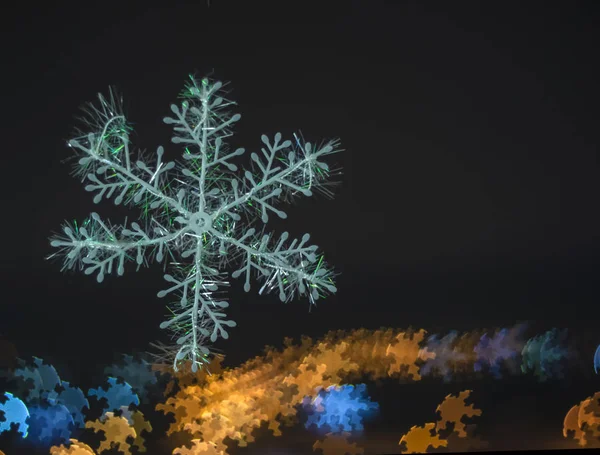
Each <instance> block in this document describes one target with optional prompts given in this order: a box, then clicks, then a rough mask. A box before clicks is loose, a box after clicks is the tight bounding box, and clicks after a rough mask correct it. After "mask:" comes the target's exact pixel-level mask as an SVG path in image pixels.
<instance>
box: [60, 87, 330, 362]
mask: <svg viewBox="0 0 600 455" xmlns="http://www.w3.org/2000/svg"><path fill="white" fill-rule="evenodd" d="M223 93H224V91H223V85H222V84H221V83H220V82H214V81H211V80H209V79H206V78H205V79H202V80H201V81H197V80H196V79H194V78H193V77H190V83H189V84H188V85H187V87H186V88H185V90H184V91H183V92H182V95H181V98H182V102H181V104H180V105H179V106H178V105H175V104H174V105H172V106H171V111H172V112H173V116H172V117H166V118H165V119H164V122H165V123H166V124H169V125H172V126H173V130H174V136H173V138H172V142H173V143H175V144H180V145H181V146H182V147H183V161H182V162H174V161H172V162H163V155H164V149H163V147H162V146H161V147H158V149H157V152H156V161H155V164H154V165H151V164H149V163H150V160H149V157H147V156H144V154H143V153H141V152H140V153H139V156H138V158H137V159H136V158H134V157H133V152H132V145H131V142H130V134H131V128H130V126H129V124H128V123H127V120H126V118H125V116H124V114H123V113H122V110H121V102H120V100H119V99H118V98H117V97H116V96H115V95H114V93H113V92H112V91H111V94H110V96H109V97H108V98H106V97H104V96H102V95H99V101H100V103H99V105H98V106H94V105H90V106H89V107H88V109H87V111H86V113H87V116H86V118H85V120H86V129H85V131H78V134H77V137H76V138H74V139H72V140H70V141H69V146H70V147H71V148H73V149H74V150H75V151H76V152H77V153H78V154H79V155H80V159H79V161H78V163H77V165H76V168H75V174H76V175H78V176H80V177H81V178H82V180H83V181H87V182H88V184H87V186H86V187H85V189H86V190H87V191H90V192H93V193H95V194H96V195H95V197H94V202H95V203H99V202H100V201H101V200H102V199H112V200H113V202H114V203H115V204H116V205H119V204H126V205H130V206H137V207H139V208H141V211H142V216H141V222H140V223H137V222H132V223H130V224H129V225H128V224H127V220H126V221H125V223H124V224H123V225H112V224H111V223H110V222H108V221H105V220H102V219H101V218H100V216H99V215H98V214H96V213H92V215H91V217H90V218H89V219H88V220H86V221H85V222H84V223H82V224H81V225H78V224H76V223H75V224H73V223H71V224H70V225H67V226H65V227H64V228H63V232H64V234H61V235H58V236H56V237H54V238H53V239H52V240H51V245H52V246H53V247H55V248H59V252H58V253H56V255H61V256H64V259H65V266H64V268H77V267H80V268H81V269H83V270H84V272H85V273H86V274H87V275H91V274H95V275H96V277H97V280H98V282H101V281H102V280H103V279H104V276H105V275H106V274H110V273H113V272H114V271H116V272H117V274H118V275H123V273H124V271H125V262H126V261H135V262H136V264H137V266H138V269H139V268H140V267H141V266H143V265H148V264H149V263H151V262H153V261H156V262H159V263H162V264H163V266H164V268H165V269H166V268H167V267H168V268H169V269H170V271H169V273H167V274H165V275H164V279H165V280H166V281H167V282H168V283H169V285H168V286H169V287H168V288H167V289H165V290H163V291H160V292H159V293H158V297H167V296H168V297H173V296H175V295H176V296H177V298H178V300H177V301H176V302H171V304H170V311H171V313H172V317H171V319H170V320H168V321H165V322H163V323H162V324H161V328H163V329H169V330H171V331H172V333H173V339H174V340H176V342H175V346H173V347H168V348H167V349H166V350H165V356H166V357H167V358H168V359H169V361H172V363H173V367H174V369H175V371H177V369H178V366H180V364H181V363H182V362H185V361H191V367H192V371H194V372H195V371H197V369H198V367H199V366H202V365H203V364H206V363H208V361H209V360H208V357H209V355H210V352H211V351H210V349H209V347H208V340H210V342H215V341H216V340H217V338H218V337H222V338H228V333H227V327H234V326H235V325H236V324H235V322H234V321H231V320H228V319H226V314H225V312H224V310H225V309H226V308H227V307H228V306H229V303H228V302H227V301H225V300H223V299H222V298H219V297H218V293H219V291H220V290H221V291H222V290H223V288H225V287H226V286H227V285H228V282H227V272H226V271H225V269H226V267H227V266H229V265H233V264H234V263H235V264H237V265H238V267H237V269H236V270H235V271H234V272H233V273H232V274H231V276H232V278H234V279H235V278H238V277H240V276H243V277H244V279H245V282H244V289H245V291H246V292H248V291H249V290H250V279H251V275H252V274H255V275H257V277H258V278H259V279H261V280H262V286H261V288H260V293H261V294H262V293H263V292H269V291H276V292H278V294H279V298H280V299H281V300H282V301H285V302H287V301H290V300H291V299H292V298H294V296H295V295H297V294H299V295H307V296H308V298H309V301H310V303H311V304H314V303H315V300H317V299H318V298H320V297H323V296H325V295H327V294H328V293H334V292H336V287H335V284H334V282H333V277H334V273H333V272H332V270H330V269H329V268H328V266H327V265H326V263H325V262H324V260H323V256H322V255H320V254H317V247H316V246H315V245H308V241H309V237H310V236H309V235H308V234H305V235H304V236H303V237H302V238H301V239H289V240H288V237H289V235H288V233H287V232H284V233H283V234H281V235H280V236H279V237H278V238H275V236H274V235H273V234H272V233H265V225H266V223H267V222H268V220H269V214H271V213H274V214H275V215H277V216H279V217H280V218H286V217H287V215H286V213H285V212H283V211H282V210H280V209H279V208H277V207H276V205H277V203H278V202H291V200H292V199H293V198H294V196H297V195H304V196H311V195H312V194H313V192H314V191H315V190H320V191H321V192H322V193H324V194H325V195H328V196H331V191H330V189H329V187H328V186H329V184H328V183H326V182H325V179H326V178H327V177H329V176H330V175H331V173H332V172H333V171H330V169H329V167H328V165H327V164H326V163H324V162H322V161H321V160H322V159H323V158H324V157H325V156H327V155H331V154H333V153H337V152H339V151H341V150H340V148H339V143H338V141H337V140H332V141H328V142H325V143H323V144H322V145H318V146H315V145H314V144H311V143H309V142H304V141H303V140H301V139H300V138H299V137H298V136H297V135H294V140H293V141H291V140H286V141H282V136H281V134H280V133H277V134H275V136H274V138H273V139H272V140H271V139H269V138H268V137H267V136H265V135H263V136H262V137H261V139H262V142H263V144H264V147H263V148H261V152H262V154H261V155H259V154H256V153H252V154H251V159H252V162H253V163H252V170H251V171H250V170H246V171H245V172H244V173H243V174H242V175H238V174H237V173H236V171H237V170H238V167H237V165H236V164H234V163H232V159H233V158H235V157H238V156H241V155H243V154H244V149H243V148H238V149H236V150H234V151H231V150H230V149H229V148H228V146H227V144H226V142H225V141H226V140H227V139H228V138H229V137H230V136H231V135H232V132H231V127H232V126H233V124H234V123H235V122H237V121H238V120H239V119H240V115H239V114H235V115H234V114H232V113H231V112H230V111H229V108H230V107H231V106H232V105H234V104H235V103H233V102H231V101H227V100H226V99H225V98H224V97H223ZM152 161H154V160H152ZM259 222H262V228H260V229H259V228H258V227H255V226H254V225H255V224H259ZM52 256H55V255H52ZM52 256H51V257H52ZM163 360H164V358H163Z"/></svg>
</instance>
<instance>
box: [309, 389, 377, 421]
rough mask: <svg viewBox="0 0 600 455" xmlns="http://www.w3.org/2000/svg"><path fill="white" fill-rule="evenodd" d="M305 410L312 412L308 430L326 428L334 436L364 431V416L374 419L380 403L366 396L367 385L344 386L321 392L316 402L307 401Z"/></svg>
mask: <svg viewBox="0 0 600 455" xmlns="http://www.w3.org/2000/svg"><path fill="white" fill-rule="evenodd" d="M304 405H305V407H306V408H307V409H308V410H309V411H312V413H311V415H309V417H308V420H307V421H306V424H305V427H306V428H309V427H310V426H311V425H313V424H314V425H316V426H317V428H323V427H326V428H328V430H329V431H330V432H331V433H340V432H351V431H362V430H363V428H364V427H363V419H364V417H365V416H372V414H373V413H374V412H376V411H377V410H378V409H379V404H378V403H375V402H372V401H371V399H370V398H369V396H368V395H367V386H366V385H365V384H358V385H356V386H354V385H352V384H344V385H340V386H336V385H333V386H330V387H327V388H326V389H321V390H320V391H319V393H318V395H317V396H316V397H315V398H314V399H305V402H304Z"/></svg>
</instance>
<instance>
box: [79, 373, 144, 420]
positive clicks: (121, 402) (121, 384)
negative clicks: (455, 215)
mask: <svg viewBox="0 0 600 455" xmlns="http://www.w3.org/2000/svg"><path fill="white" fill-rule="evenodd" d="M106 382H107V383H108V390H104V389H103V388H102V387H98V388H97V389H90V390H88V396H89V397H91V396H96V397H97V398H98V400H100V399H101V398H105V399H106V401H107V406H106V407H105V411H108V412H113V411H116V410H119V409H120V408H121V406H130V405H132V404H134V405H136V406H139V405H140V399H139V397H138V396H137V394H135V393H134V392H133V390H132V388H131V386H130V385H129V384H127V383H126V382H125V381H122V380H118V379H117V378H108V379H107V380H106Z"/></svg>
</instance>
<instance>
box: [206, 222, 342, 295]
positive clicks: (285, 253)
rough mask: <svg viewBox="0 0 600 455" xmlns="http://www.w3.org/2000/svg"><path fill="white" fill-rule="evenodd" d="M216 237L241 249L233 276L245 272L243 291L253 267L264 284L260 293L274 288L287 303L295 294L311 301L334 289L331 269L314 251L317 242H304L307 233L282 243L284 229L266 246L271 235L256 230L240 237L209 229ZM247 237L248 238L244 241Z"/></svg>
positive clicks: (245, 288)
mask: <svg viewBox="0 0 600 455" xmlns="http://www.w3.org/2000/svg"><path fill="white" fill-rule="evenodd" d="M212 233H213V234H214V235H215V236H216V237H218V238H219V239H221V240H222V241H224V242H226V243H227V244H230V245H232V246H233V247H235V248H237V249H239V250H241V251H242V255H243V257H244V259H243V265H242V267H241V268H239V269H238V270H236V271H234V272H233V273H232V275H231V276H232V278H234V279H235V278H239V277H240V276H241V275H242V274H244V275H245V282H244V290H245V291H246V292H248V291H250V288H251V285H250V277H251V271H252V270H253V269H256V270H257V271H258V272H259V275H258V276H259V278H263V282H264V284H263V286H262V288H261V291H260V293H261V294H262V292H263V291H264V290H265V289H266V290H267V292H270V291H272V290H274V289H277V290H278V291H279V299H280V300H281V301H282V302H289V301H290V300H292V299H293V298H294V296H295V295H296V294H298V295H301V296H302V295H307V294H308V297H309V299H310V302H311V304H314V301H315V300H318V299H319V298H320V297H323V296H325V295H326V294H333V293H335V292H336V291H337V289H336V287H335V285H334V283H333V272H332V271H331V270H329V268H328V266H327V264H326V263H325V262H324V260H323V256H320V257H317V255H316V254H315V252H316V250H317V249H318V247H317V246H316V245H306V243H307V242H308V240H309V239H310V235H309V234H304V236H303V237H302V239H301V240H300V241H298V240H297V239H293V240H292V242H291V243H290V244H289V245H288V246H285V243H286V241H287V240H288V237H289V234H288V233H287V232H284V233H283V234H282V235H281V236H280V237H279V240H278V242H277V244H276V245H275V246H274V247H273V248H269V243H271V242H270V240H271V236H270V235H263V236H262V238H260V239H259V238H258V237H257V236H255V229H254V228H251V229H249V230H248V231H246V233H245V234H244V235H243V236H242V237H241V238H240V239H235V238H232V237H225V236H220V235H219V233H218V232H216V231H213V232H212ZM246 239H250V241H248V242H247V241H246Z"/></svg>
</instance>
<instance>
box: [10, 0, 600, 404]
mask: <svg viewBox="0 0 600 455" xmlns="http://www.w3.org/2000/svg"><path fill="white" fill-rule="evenodd" d="M153 4H154V2H137V1H127V2H101V3H100V2H99V3H97V4H96V5H95V6H91V5H90V4H89V2H80V3H79V4H75V6H72V5H71V6H69V7H66V6H65V7H53V6H50V5H49V4H48V5H42V6H36V7H35V8H34V7H33V6H27V5H26V4H24V6H21V7H20V8H21V10H20V11H17V10H15V12H14V13H13V15H7V16H4V17H3V19H1V20H2V21H3V22H6V24H4V25H3V27H2V29H3V34H4V40H3V42H4V50H3V54H4V55H3V58H2V60H3V80H4V83H3V84H2V89H1V90H2V92H3V93H2V101H3V102H2V109H3V111H4V114H3V127H4V133H3V135H2V137H3V146H2V149H3V154H2V155H3V156H2V161H1V163H2V164H1V166H2V168H3V173H2V175H3V184H4V185H5V188H4V190H3V195H4V197H3V199H5V202H4V204H3V205H4V209H3V212H2V213H3V223H2V227H3V230H4V234H3V238H4V242H3V247H2V256H1V257H2V278H3V279H2V281H3V283H2V288H3V291H2V305H1V306H0V333H2V334H3V335H4V336H6V337H7V338H8V339H10V340H12V341H13V342H14V343H15V344H16V346H17V348H18V350H19V352H20V354H22V355H32V354H35V355H38V356H40V357H47V358H52V359H56V362H57V363H59V364H64V363H68V364H69V366H70V368H71V370H72V371H71V374H72V375H73V376H75V377H78V376H80V377H84V376H85V373H84V372H83V371H85V370H86V369H88V368H94V367H96V365H105V364H107V363H109V362H110V361H111V360H112V358H113V353H114V352H130V351H132V350H135V349H138V350H144V349H146V348H147V347H148V342H149V341H154V340H156V339H160V340H162V341H167V339H166V336H164V335H163V334H162V333H161V331H160V330H159V328H158V325H159V323H160V322H161V321H162V320H163V316H164V315H165V314H166V312H165V308H164V303H165V302H163V301H160V300H158V299H157V298H156V292H157V291H158V290H160V289H161V286H162V280H161V278H160V276H161V272H160V271H159V270H158V269H157V268H156V267H152V268H150V269H145V270H143V271H140V272H139V273H134V271H133V270H131V269H130V270H129V273H126V274H125V276H124V277H122V278H117V277H107V279H106V280H105V282H104V283H103V284H101V285H98V284H96V282H95V279H94V278H90V277H86V276H84V275H83V274H73V273H71V274H61V272H60V265H59V264H58V263H49V262H47V261H45V260H44V257H45V256H46V255H48V254H49V253H51V249H50V246H49V242H48V237H49V235H51V233H52V232H54V231H57V230H58V229H59V228H60V226H61V223H62V222H63V221H64V220H65V219H71V220H72V219H75V218H76V219H78V220H81V219H83V218H84V217H86V216H87V215H88V214H89V213H90V212H91V211H98V212H99V213H100V214H101V215H104V216H108V215H110V216H111V217H114V216H116V217H117V218H116V219H114V220H113V221H115V222H119V223H120V222H121V221H122V220H123V217H124V213H121V212H116V211H115V210H114V209H112V208H111V207H112V203H110V202H104V203H102V204H101V205H100V206H94V204H93V203H92V197H91V195H90V194H89V193H86V192H85V191H84V190H83V185H81V184H80V182H79V181H77V180H75V179H73V178H72V177H70V176H69V171H70V165H69V164H66V163H63V162H61V161H62V160H64V159H66V158H67V157H68V156H69V149H68V148H67V147H66V146H65V143H66V140H67V139H68V138H69V134H70V133H71V131H72V128H73V127H74V126H75V125H76V122H75V120H74V117H75V116H76V115H77V114H78V113H79V110H78V109H79V107H80V106H81V104H82V103H84V102H86V101H91V100H93V99H94V98H95V95H96V93H97V92H99V91H106V88H107V87H108V85H116V86H117V87H118V88H119V90H120V91H121V93H123V95H124V97H125V105H126V113H127V114H128V117H129V120H130V121H132V122H134V124H135V128H136V132H137V133H136V136H135V137H134V141H135V142H136V144H137V145H138V146H139V147H141V148H146V149H150V150H153V149H155V147H156V146H157V145H159V144H164V145H165V146H167V149H168V154H169V155H168V156H170V157H173V158H175V157H176V156H177V153H179V149H178V148H177V146H176V145H173V144H170V129H169V127H168V126H167V125H163V124H162V122H161V119H162V118H163V116H164V115H167V114H168V113H169V112H170V111H169V105H170V104H171V103H172V102H174V101H176V96H177V94H178V92H179V90H180V89H181V88H182V86H183V83H184V82H185V79H186V78H187V75H188V73H190V72H196V73H197V74H198V75H200V76H201V75H204V74H206V73H209V72H211V71H213V70H214V77H215V78H218V79H220V80H224V81H230V82H231V88H232V92H231V95H230V97H231V98H233V99H234V100H235V101H237V102H238V104H239V106H238V109H237V111H238V112H240V113H241V114H242V120H241V122H239V123H238V127H237V129H236V132H237V134H236V135H235V136H234V137H233V138H232V146H233V147H241V146H243V147H245V148H246V149H247V150H250V151H253V150H257V148H258V147H259V145H260V135H261V134H263V133H264V134H269V135H272V134H274V133H276V132H278V131H281V132H282V133H283V134H284V136H288V137H289V136H291V134H292V133H293V132H295V131H298V130H301V131H302V132H303V133H304V135H305V136H306V137H307V139H310V140H317V141H318V140H320V139H323V138H334V137H339V138H341V141H342V144H343V146H344V148H345V150H346V151H345V152H344V153H343V154H341V155H338V156H337V157H334V158H333V162H334V163H338V164H340V165H341V166H343V168H344V174H343V176H342V184H341V185H340V186H339V187H338V188H337V190H336V198H335V199H334V200H333V201H328V200H327V199H325V198H310V199H306V200H303V201H301V202H300V203H299V204H298V205H297V206H296V207H295V208H292V209H290V210H288V214H289V219H288V220H287V222H286V223H274V225H273V229H274V230H277V231H278V232H281V230H283V229H287V230H289V231H290V232H291V233H293V234H296V235H301V234H303V233H304V232H310V233H311V234H312V239H313V241H314V242H315V243H316V244H318V245H319V246H320V247H321V248H322V249H323V250H324V252H325V253H326V257H327V259H328V261H329V262H330V263H331V264H332V265H333V266H335V268H336V269H337V270H338V271H339V272H341V274H342V275H341V276H340V277H339V280H338V288H339V291H338V294H337V295H335V296H333V297H332V298H330V299H329V300H327V301H325V302H323V303H322V304H320V305H319V306H318V307H317V308H316V309H313V310H312V312H311V313H309V312H308V304H307V303H306V302H298V303H294V304H288V305H283V304H281V303H279V301H278V299H277V297H276V296H272V297H259V296H257V286H254V288H253V291H251V293H250V294H244V292H243V290H242V283H241V282H238V281H234V282H233V283H232V289H231V292H230V297H231V299H230V300H231V303H232V306H231V308H230V314H231V315H232V318H233V319H234V320H236V321H237V322H238V327H237V328H236V329H233V330H232V331H231V338H230V340H229V341H227V342H220V343H219V344H218V347H220V348H222V349H223V350H224V351H225V353H226V354H227V356H228V360H227V363H228V364H231V365H236V364H239V363H240V362H242V361H243V360H245V359H247V358H249V357H251V356H254V355H258V354H259V353H260V352H261V349H262V347H263V346H264V345H265V344H271V345H280V344H281V342H282V339H283V337H284V336H291V337H298V336H299V335H301V334H306V335H310V336H314V337H320V336H322V335H324V334H325V333H326V332H327V331H328V330H330V329H337V328H344V329H351V328H358V327H366V328H370V329H375V328H379V327H380V326H391V327H398V328H402V327H407V326H409V325H413V326H416V327H424V328H426V329H429V330H431V331H434V332H435V331H436V330H439V331H446V330H450V329H464V330H468V329H474V328H478V327H492V328H493V327H500V326H506V325H512V324H514V323H515V322H517V321H519V320H533V321H535V322H536V323H537V324H539V325H540V327H544V328H550V327H552V326H555V325H558V326H563V327H572V328H576V329H578V328H581V329H585V328H587V329H594V328H595V326H596V325H597V321H598V320H599V317H600V306H599V305H598V299H599V297H600V286H598V285H597V284H596V283H597V276H598V274H599V273H600V270H599V265H600V241H599V233H600V211H599V210H598V197H599V196H600V178H599V177H600V165H599V163H598V133H597V131H598V119H599V114H600V111H599V110H600V107H599V106H600V96H599V95H600V91H599V89H598V84H597V81H598V80H599V79H600V77H599V76H600V74H599V71H598V67H597V64H596V62H597V58H598V54H597V49H598V36H599V34H600V29H599V28H596V30H594V26H596V27H597V24H598V20H599V18H600V15H599V13H600V4H598V3H596V2H593V1H588V2H577V1H564V2H432V1H424V2H420V1H419V2H413V1H410V2H408V1H406V2H405V1H397V2H391V1H388V2H384V1H380V0H369V1H362V2H360V1H346V2H335V1H322V2H313V3H311V2H304V1H303V2H296V1H291V0H290V1H281V2H276V3H269V4H267V3H265V2H261V1H258V0H256V1H245V2H242V1H240V2H234V1H231V0H212V1H211V5H210V7H208V6H207V5H206V2H205V1H202V0H197V1H196V2H169V3H168V5H169V6H164V7H158V6H152V5H153ZM157 4H158V3H157ZM330 162H331V161H330ZM122 215H123V216H122ZM131 215H135V214H131ZM131 215H130V216H131ZM590 361H591V359H590ZM582 398H583V397H582Z"/></svg>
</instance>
